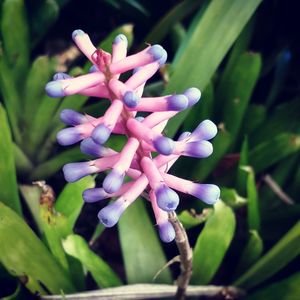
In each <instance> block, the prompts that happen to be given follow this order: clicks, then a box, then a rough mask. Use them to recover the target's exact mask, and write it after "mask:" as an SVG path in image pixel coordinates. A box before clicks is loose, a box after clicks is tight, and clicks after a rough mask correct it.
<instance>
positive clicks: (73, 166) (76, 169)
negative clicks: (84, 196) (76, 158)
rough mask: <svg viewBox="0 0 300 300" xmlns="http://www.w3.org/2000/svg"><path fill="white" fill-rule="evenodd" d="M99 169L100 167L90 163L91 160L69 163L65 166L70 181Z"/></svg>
mask: <svg viewBox="0 0 300 300" xmlns="http://www.w3.org/2000/svg"><path fill="white" fill-rule="evenodd" d="M97 171H98V168H97V167H95V166H93V165H90V162H78V163H69V164H66V165H64V167H63V172H64V177H65V179H66V181H68V182H75V181H77V180H79V179H81V178H82V177H85V176H87V175H90V174H93V173H95V172H97Z"/></svg>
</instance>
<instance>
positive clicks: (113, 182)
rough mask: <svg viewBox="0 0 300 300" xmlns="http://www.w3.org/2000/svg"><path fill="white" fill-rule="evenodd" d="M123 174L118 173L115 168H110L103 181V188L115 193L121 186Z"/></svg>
mask: <svg viewBox="0 0 300 300" xmlns="http://www.w3.org/2000/svg"><path fill="white" fill-rule="evenodd" d="M124 177H125V174H124V173H123V174H120V173H119V172H117V171H116V170H112V171H111V172H110V173H109V174H108V175H107V176H106V177H105V179H104V181H103V188H104V190H105V191H106V192H107V193H109V194H112V193H115V192H116V191H118V190H119V188H120V187H121V185H122V183H123V180H124Z"/></svg>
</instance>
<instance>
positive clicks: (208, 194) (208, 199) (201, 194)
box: [190, 184, 220, 205]
mask: <svg viewBox="0 0 300 300" xmlns="http://www.w3.org/2000/svg"><path fill="white" fill-rule="evenodd" d="M190 194H191V195H193V196H195V197H196V198H198V199H200V200H202V201H203V202H205V203H206V204H209V205H211V204H215V203H216V202H217V201H218V199H219V198H220V189H219V187H218V186H216V185H214V184H194V187H193V189H192V190H191V191H190Z"/></svg>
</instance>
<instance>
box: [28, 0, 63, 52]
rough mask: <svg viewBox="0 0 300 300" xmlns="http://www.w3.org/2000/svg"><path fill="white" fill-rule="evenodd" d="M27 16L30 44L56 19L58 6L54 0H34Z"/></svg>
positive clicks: (35, 41)
mask: <svg viewBox="0 0 300 300" xmlns="http://www.w3.org/2000/svg"><path fill="white" fill-rule="evenodd" d="M31 11H32V16H31V17H30V18H29V21H30V29H31V36H32V46H33V45H36V44H37V43H38V42H39V40H40V39H41V38H42V37H43V36H44V35H45V34H46V33H47V31H48V30H49V28H50V27H51V25H52V24H53V23H54V22H55V21H56V20H57V18H58V15H59V6H58V4H57V2H56V1H55V0H42V1H34V2H33V7H32V9H31Z"/></svg>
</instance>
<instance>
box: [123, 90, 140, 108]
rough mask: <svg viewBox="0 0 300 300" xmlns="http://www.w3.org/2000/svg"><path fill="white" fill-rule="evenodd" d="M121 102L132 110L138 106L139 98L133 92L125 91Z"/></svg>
mask: <svg viewBox="0 0 300 300" xmlns="http://www.w3.org/2000/svg"><path fill="white" fill-rule="evenodd" d="M123 101H124V103H125V105H126V106H128V107H130V108H133V107H136V106H137V105H138V103H139V101H140V97H139V96H138V95H137V94H136V93H134V92H131V91H127V92H126V93H125V94H124V96H123Z"/></svg>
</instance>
